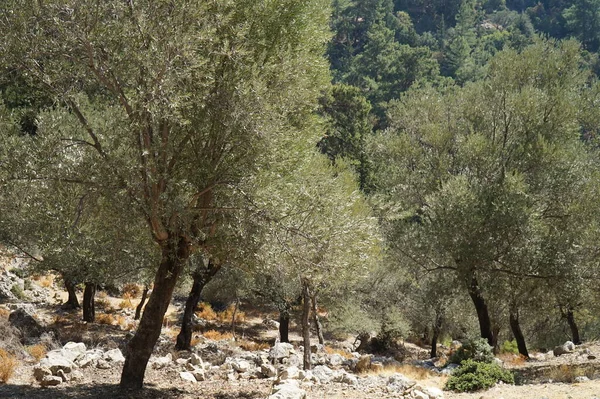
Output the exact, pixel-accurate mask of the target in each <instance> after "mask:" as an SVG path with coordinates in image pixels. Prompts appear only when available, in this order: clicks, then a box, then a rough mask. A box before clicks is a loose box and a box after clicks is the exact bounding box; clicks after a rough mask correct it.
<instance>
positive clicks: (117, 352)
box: [104, 349, 125, 363]
mask: <svg viewBox="0 0 600 399" xmlns="http://www.w3.org/2000/svg"><path fill="white" fill-rule="evenodd" d="M104 360H106V361H107V362H112V363H124V362H125V356H123V353H122V352H121V349H111V350H109V351H107V352H106V353H105V354H104Z"/></svg>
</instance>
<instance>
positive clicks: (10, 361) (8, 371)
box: [0, 349, 19, 383]
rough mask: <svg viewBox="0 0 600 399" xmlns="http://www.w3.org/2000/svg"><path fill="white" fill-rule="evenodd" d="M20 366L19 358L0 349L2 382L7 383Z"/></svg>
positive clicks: (0, 380)
mask: <svg viewBox="0 0 600 399" xmlns="http://www.w3.org/2000/svg"><path fill="white" fill-rule="evenodd" d="M18 365H19V362H18V361H17V358H16V357H15V356H14V355H12V354H11V353H8V352H7V351H5V350H4V349H0V382H2V383H7V382H8V380H10V378H11V377H12V375H13V374H14V372H15V369H16V368H17V366H18Z"/></svg>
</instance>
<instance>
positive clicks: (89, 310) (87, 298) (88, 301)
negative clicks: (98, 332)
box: [83, 283, 96, 323]
mask: <svg viewBox="0 0 600 399" xmlns="http://www.w3.org/2000/svg"><path fill="white" fill-rule="evenodd" d="M95 296H96V284H95V283H85V288H84V290H83V321H87V322H88V323H93V322H94V321H95V320H96V305H95V301H94V297H95Z"/></svg>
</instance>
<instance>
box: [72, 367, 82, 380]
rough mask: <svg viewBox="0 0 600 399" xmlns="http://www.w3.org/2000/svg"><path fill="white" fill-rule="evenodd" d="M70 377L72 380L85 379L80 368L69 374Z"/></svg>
mask: <svg viewBox="0 0 600 399" xmlns="http://www.w3.org/2000/svg"><path fill="white" fill-rule="evenodd" d="M69 379H70V380H71V381H83V373H82V372H81V371H79V370H74V371H73V372H72V373H71V374H69Z"/></svg>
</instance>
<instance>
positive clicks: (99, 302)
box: [94, 298, 112, 311]
mask: <svg viewBox="0 0 600 399" xmlns="http://www.w3.org/2000/svg"><path fill="white" fill-rule="evenodd" d="M94 305H95V306H96V307H97V308H98V309H102V310H105V311H106V310H109V309H111V308H112V306H110V301H109V300H108V299H106V298H99V299H96V301H94Z"/></svg>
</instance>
